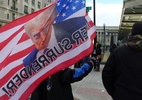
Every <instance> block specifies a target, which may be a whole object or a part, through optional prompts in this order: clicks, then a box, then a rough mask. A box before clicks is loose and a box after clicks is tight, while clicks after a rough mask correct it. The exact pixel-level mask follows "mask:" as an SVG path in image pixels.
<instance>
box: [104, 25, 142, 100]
mask: <svg viewBox="0 0 142 100" xmlns="http://www.w3.org/2000/svg"><path fill="white" fill-rule="evenodd" d="M102 80H103V84H104V87H105V89H106V91H107V92H108V93H109V95H110V96H111V97H112V98H113V100H142V22H136V23H135V24H134V25H133V27H132V30H131V36H130V37H129V39H128V40H127V42H126V43H125V44H123V45H122V46H119V47H117V48H116V49H115V50H114V51H113V52H112V53H111V54H110V56H109V58H108V60H107V62H106V64H105V66H104V68H103V71H102Z"/></svg>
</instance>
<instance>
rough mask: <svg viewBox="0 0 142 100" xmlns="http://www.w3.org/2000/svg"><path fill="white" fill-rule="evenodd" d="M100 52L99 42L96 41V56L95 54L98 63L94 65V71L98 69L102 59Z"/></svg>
mask: <svg viewBox="0 0 142 100" xmlns="http://www.w3.org/2000/svg"><path fill="white" fill-rule="evenodd" d="M101 52H102V49H101V44H100V43H99V42H97V43H96V56H97V59H98V64H97V66H96V69H95V71H100V63H101V60H102V56H101Z"/></svg>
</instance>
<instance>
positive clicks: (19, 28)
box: [0, 0, 96, 100]
mask: <svg viewBox="0 0 142 100" xmlns="http://www.w3.org/2000/svg"><path fill="white" fill-rule="evenodd" d="M85 2H86V1H85V0H58V2H54V3H52V4H51V5H49V6H48V7H46V8H43V9H41V10H39V11H36V12H34V13H32V14H29V15H26V16H23V17H21V18H18V19H16V20H14V21H12V22H10V23H8V24H7V25H5V26H3V27H2V28H0V47H1V48H0V55H1V57H0V100H9V99H10V100H24V99H25V98H28V96H29V95H30V93H32V91H33V90H34V89H35V88H36V87H37V86H38V84H40V82H41V81H43V80H44V79H45V78H46V77H48V76H49V75H51V74H54V73H55V72H58V71H59V70H62V69H63V68H66V67H68V66H70V65H72V64H74V63H76V62H77V61H79V60H80V59H81V58H83V57H85V56H86V55H88V54H90V53H92V50H93V43H92V42H93V39H94V38H95V37H96V34H95V26H94V24H93V22H92V20H91V19H90V17H89V16H85V14H86V9H85V6H86V5H85ZM54 5H56V7H57V10H58V16H57V17H56V19H55V23H59V22H62V21H64V20H68V19H71V18H76V17H81V16H85V19H86V20H87V22H88V37H89V39H88V41H86V42H84V43H83V44H81V45H80V46H78V47H76V48H75V49H73V50H71V51H69V52H68V53H66V54H64V55H63V56H60V57H59V58H58V59H57V60H56V61H54V62H53V63H52V65H49V66H48V67H46V68H44V70H41V71H40V72H38V73H36V74H35V75H33V76H31V77H28V76H27V77H26V75H24V74H25V68H24V65H23V59H24V58H25V57H26V56H27V55H29V53H30V52H31V51H32V50H33V49H34V48H35V45H34V44H33V42H32V41H31V39H30V38H29V37H28V36H27V34H26V33H25V30H24V24H25V23H26V22H28V21H30V20H31V19H32V18H34V17H36V16H38V15H39V14H41V13H42V12H44V11H45V10H48V9H49V8H50V7H53V6H54ZM45 16H46V15H45ZM76 51H79V52H76ZM63 65H64V66H63ZM21 76H22V77H23V78H21Z"/></svg>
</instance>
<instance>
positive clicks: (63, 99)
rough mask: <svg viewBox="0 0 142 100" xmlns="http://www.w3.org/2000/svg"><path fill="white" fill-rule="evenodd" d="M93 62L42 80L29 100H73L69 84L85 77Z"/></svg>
mask: <svg viewBox="0 0 142 100" xmlns="http://www.w3.org/2000/svg"><path fill="white" fill-rule="evenodd" d="M94 62H95V61H94V60H93V59H90V60H89V61H88V62H87V63H84V64H83V65H82V66H81V67H80V68H77V69H71V68H66V69H64V70H62V71H60V72H58V73H56V74H54V75H52V76H50V77H48V78H47V79H46V80H44V81H43V82H42V83H41V84H40V85H39V86H38V87H37V88H36V89H35V90H34V92H33V93H32V95H31V99H30V100H74V98H73V94H72V88H71V83H74V82H77V81H80V80H82V79H83V78H84V77H85V76H87V75H88V74H89V73H90V72H91V70H92V68H93V66H94V65H95V63H94Z"/></svg>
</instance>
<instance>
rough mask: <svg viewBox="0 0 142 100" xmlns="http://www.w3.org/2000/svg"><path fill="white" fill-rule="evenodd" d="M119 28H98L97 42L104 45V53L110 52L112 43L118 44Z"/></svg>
mask: <svg viewBox="0 0 142 100" xmlns="http://www.w3.org/2000/svg"><path fill="white" fill-rule="evenodd" d="M118 32H119V27H117V26H105V25H104V26H96V34H97V41H98V42H99V43H101V44H102V47H103V51H104V52H105V51H108V50H109V47H110V44H111V42H113V43H115V44H116V45H117V44H118Z"/></svg>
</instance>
